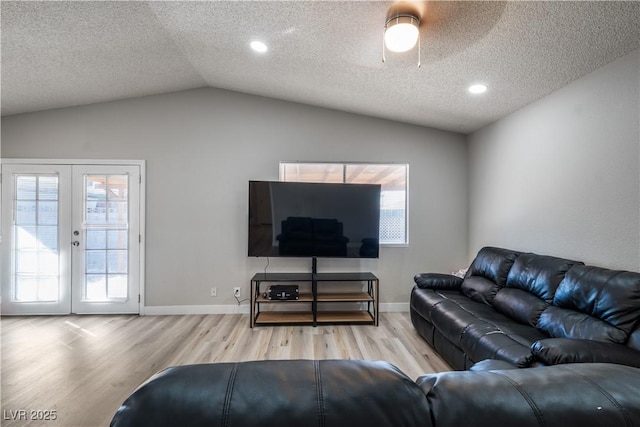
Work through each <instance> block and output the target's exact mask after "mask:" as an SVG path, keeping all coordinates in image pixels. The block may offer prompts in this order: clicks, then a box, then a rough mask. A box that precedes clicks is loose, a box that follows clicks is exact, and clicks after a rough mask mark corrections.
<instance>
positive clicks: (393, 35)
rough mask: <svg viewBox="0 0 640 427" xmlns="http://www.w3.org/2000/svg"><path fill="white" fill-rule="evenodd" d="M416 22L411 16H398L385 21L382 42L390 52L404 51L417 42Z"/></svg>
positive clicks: (411, 47)
mask: <svg viewBox="0 0 640 427" xmlns="http://www.w3.org/2000/svg"><path fill="white" fill-rule="evenodd" d="M418 23H419V21H417V20H416V19H415V18H413V17H406V16H403V17H398V18H393V19H391V20H389V22H387V25H386V29H385V32H384V43H385V46H386V47H387V49H389V50H390V51H392V52H406V51H408V50H411V49H413V47H414V46H415V45H416V43H417V42H418V36H419V31H418Z"/></svg>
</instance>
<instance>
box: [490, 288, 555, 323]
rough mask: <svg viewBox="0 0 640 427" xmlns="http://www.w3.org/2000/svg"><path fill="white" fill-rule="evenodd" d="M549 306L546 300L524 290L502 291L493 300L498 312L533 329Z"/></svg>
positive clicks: (506, 289)
mask: <svg viewBox="0 0 640 427" xmlns="http://www.w3.org/2000/svg"><path fill="white" fill-rule="evenodd" d="M548 306H549V304H548V303H546V302H545V301H544V300H542V299H540V298H538V297H537V296H535V295H532V294H530V293H529V292H527V291H523V290H522V289H514V288H504V289H501V290H500V292H498V293H497V294H496V296H495V298H494V299H493V308H495V309H496V310H497V311H499V312H500V313H502V314H504V315H506V316H508V317H509V318H511V319H513V320H515V321H516V322H520V323H522V324H525V325H530V326H533V327H536V325H537V324H538V319H539V318H540V315H541V314H542V312H543V311H544V310H545V309H546V308H547V307H548Z"/></svg>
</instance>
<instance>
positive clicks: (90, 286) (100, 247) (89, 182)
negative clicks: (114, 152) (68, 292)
mask: <svg viewBox="0 0 640 427" xmlns="http://www.w3.org/2000/svg"><path fill="white" fill-rule="evenodd" d="M84 188H85V200H84V213H85V216H84V224H83V226H84V232H85V242H86V246H85V264H86V268H85V280H84V284H85V286H84V292H83V296H84V299H85V300H87V301H108V300H113V299H124V298H127V294H128V286H129V277H128V273H129V268H128V256H129V239H128V229H129V209H128V207H129V206H128V205H129V201H128V195H129V176H128V175H85V176H84Z"/></svg>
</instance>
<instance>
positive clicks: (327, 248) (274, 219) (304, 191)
mask: <svg viewBox="0 0 640 427" xmlns="http://www.w3.org/2000/svg"><path fill="white" fill-rule="evenodd" d="M379 228H380V185H376V184H325V183H322V184H317V183H307V182H276V181H249V256H255V257H327V258H378V253H379V237H378V236H379Z"/></svg>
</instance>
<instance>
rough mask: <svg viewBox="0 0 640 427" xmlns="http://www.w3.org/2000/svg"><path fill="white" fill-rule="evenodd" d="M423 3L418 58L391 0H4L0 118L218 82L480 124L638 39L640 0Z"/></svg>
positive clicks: (441, 121)
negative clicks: (479, 89) (400, 31)
mask: <svg viewBox="0 0 640 427" xmlns="http://www.w3.org/2000/svg"><path fill="white" fill-rule="evenodd" d="M412 3H413V4H414V6H415V7H417V8H418V9H419V10H420V15H421V19H422V22H421V26H420V32H421V34H420V40H421V66H420V67H419V68H418V66H417V64H418V50H417V49H414V50H412V51H409V52H406V53H402V54H398V53H390V52H387V53H386V62H384V63H383V62H382V60H381V59H382V31H383V26H384V23H385V20H386V17H387V13H388V11H389V9H390V8H391V7H392V6H393V5H394V2H382V1H374V2H371V1H348V2H333V1H331V2H325V1H282V2H281V1H204V2H196V1H177V2H170V1H166V2H165V1H158V2H145V1H139V2H128V1H123V2H120V1H106V2H101V1H87V2H84V1H69V2H65V1H60V2H58V1H53V2H38V1H15V2H13V1H4V0H3V1H2V3H1V14H2V15H1V20H2V22H1V24H2V29H1V37H2V39H1V43H2V46H1V47H2V50H1V55H2V56H1V65H2V92H1V97H2V115H11V114H19V113H25V112H33V111H39V110H45V109H51V108H59V107H68V106H75V105H84V104H90V103H97V102H104V101H111V100H119V99H125V98H131V97H140V96H146V95H153V94H160V93H168V92H174V91H180V90H184V89H191V88H198V87H215V88H222V89H228V90H232V91H238V92H244V93H249V94H255V95H260V96H266V97H272V98H277V99H283V100H289V101H294V102H301V103H305V104H310V105H315V106H320V107H326V108H332V109H337V110H342V111H348V112H353V113H358V114H365V115H370V116H374V117H381V118H387V119H391V120H398V121H402V122H407V123H414V124H419V125H424V126H431V127H435V128H439V129H444V130H451V131H456V132H462V133H469V132H472V131H474V130H476V129H478V128H480V127H482V126H484V125H486V124H489V123H491V122H493V121H495V120H497V119H500V118H502V117H504V116H505V115H508V114H509V113H511V112H513V111H515V110H517V109H519V108H521V107H522V106H524V105H526V104H528V103H531V102H533V101H535V100H537V99H539V98H541V97H543V96H545V95H547V94H549V93H551V92H553V91H554V90H556V89H558V88H561V87H562V86H565V85H567V84H568V83H570V82H572V81H573V80H576V79H578V78H580V77H582V76H584V75H586V74H588V73H590V72H591V71H593V70H595V69H597V68H599V67H601V66H603V65H605V64H607V63H609V62H611V61H613V60H615V59H616V58H618V57H621V56H623V55H625V54H627V53H629V52H631V51H633V50H635V49H638V48H639V47H640V2H637V1H630V2H619V1H600V2H591V1H577V2H564V1H558V2H556V1H549V2H538V1H512V2H498V1H481V2H459V1H442V2H439V1H428V2H412ZM252 40H260V41H262V42H264V43H265V44H266V45H267V46H268V49H269V50H268V51H267V52H266V53H262V54H259V53H256V52H254V51H253V50H251V49H250V47H249V43H250V42H251V41H252ZM478 82H481V83H484V84H485V85H487V86H488V91H487V92H486V93H485V94H483V95H472V94H470V93H468V92H467V87H468V86H469V85H471V84H473V83H478Z"/></svg>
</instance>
